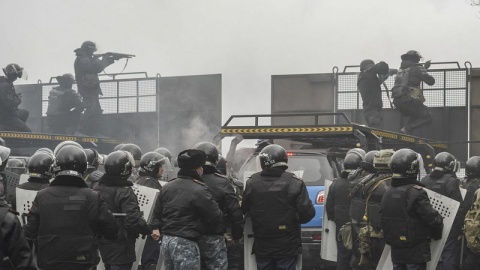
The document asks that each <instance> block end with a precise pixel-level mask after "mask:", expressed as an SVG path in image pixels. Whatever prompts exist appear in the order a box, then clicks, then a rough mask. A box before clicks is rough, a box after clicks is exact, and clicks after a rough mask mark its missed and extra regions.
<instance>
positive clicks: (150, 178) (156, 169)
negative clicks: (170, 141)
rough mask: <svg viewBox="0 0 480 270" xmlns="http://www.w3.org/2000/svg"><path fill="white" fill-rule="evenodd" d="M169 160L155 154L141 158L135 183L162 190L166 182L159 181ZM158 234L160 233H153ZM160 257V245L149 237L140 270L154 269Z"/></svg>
mask: <svg viewBox="0 0 480 270" xmlns="http://www.w3.org/2000/svg"><path fill="white" fill-rule="evenodd" d="M167 164H170V162H169V160H168V159H167V158H166V157H165V156H163V155H160V154H159V153H157V152H148V153H146V154H145V155H143V156H142V159H141V160H140V168H139V169H138V177H137V179H135V183H137V184H139V185H142V186H146V187H149V188H154V189H158V190H162V184H165V183H166V182H163V181H160V177H162V173H163V170H164V167H168V165H167ZM155 233H157V234H160V231H158V232H155ZM159 255H160V244H159V243H158V241H155V240H154V239H153V238H152V237H151V236H150V235H149V236H147V238H146V240H145V247H144V249H143V253H142V259H141V262H142V269H143V270H149V269H155V268H156V266H157V261H158V256H159Z"/></svg>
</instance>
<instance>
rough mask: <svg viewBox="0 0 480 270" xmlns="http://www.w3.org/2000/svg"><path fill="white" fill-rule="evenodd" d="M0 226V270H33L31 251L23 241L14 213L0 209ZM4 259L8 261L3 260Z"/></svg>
mask: <svg viewBox="0 0 480 270" xmlns="http://www.w3.org/2000/svg"><path fill="white" fill-rule="evenodd" d="M0 224H1V233H2V239H1V241H2V246H1V250H0V253H1V254H0V255H1V256H0V258H2V260H0V269H24V270H35V269H36V268H35V265H34V264H33V260H32V258H33V254H32V250H31V249H30V245H29V244H28V242H27V240H26V239H25V236H24V234H23V230H22V225H21V224H20V221H19V220H18V218H17V217H16V213H14V212H12V211H11V210H9V209H8V208H7V207H0ZM6 257H8V258H9V260H4V258H6ZM12 266H13V268H11V267H12Z"/></svg>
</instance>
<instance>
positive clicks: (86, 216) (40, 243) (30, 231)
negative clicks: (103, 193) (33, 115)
mask: <svg viewBox="0 0 480 270" xmlns="http://www.w3.org/2000/svg"><path fill="white" fill-rule="evenodd" d="M86 168H87V157H86V156H85V152H84V151H83V149H81V148H79V147H78V146H75V145H64V146H63V147H61V148H60V149H59V150H58V151H57V152H56V155H55V163H54V169H55V171H56V172H55V173H56V175H55V178H54V179H53V181H52V182H51V184H50V186H49V187H48V188H46V189H43V190H40V191H39V192H38V193H37V196H36V198H35V200H34V201H33V204H32V208H31V209H30V212H29V213H28V222H27V224H26V225H25V236H26V237H27V238H30V239H32V240H36V244H37V245H36V247H37V262H38V266H39V268H40V269H45V270H54V269H70V270H77V269H78V270H85V269H92V268H94V267H95V266H96V265H97V264H98V262H99V260H100V258H99V257H98V242H97V237H98V236H99V235H102V236H103V237H106V238H109V239H114V238H116V236H117V232H118V226H117V223H116V221H115V219H114V217H113V215H112V213H111V212H110V211H109V210H108V207H107V205H106V204H105V202H104V201H103V200H102V199H101V197H100V194H98V193H97V192H94V191H92V190H90V189H89V188H88V187H87V185H86V184H85V182H84V181H83V178H82V173H83V172H84V171H85V169H86Z"/></svg>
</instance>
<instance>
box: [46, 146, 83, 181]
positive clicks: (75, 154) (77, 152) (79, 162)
mask: <svg viewBox="0 0 480 270" xmlns="http://www.w3.org/2000/svg"><path fill="white" fill-rule="evenodd" d="M53 169H54V172H55V173H58V172H61V171H75V172H77V173H79V174H80V175H81V174H83V173H84V172H85V170H86V169H87V155H85V152H84V151H83V148H81V147H78V146H76V145H65V146H63V147H61V148H60V149H59V150H58V151H57V152H56V153H55V161H54V164H53Z"/></svg>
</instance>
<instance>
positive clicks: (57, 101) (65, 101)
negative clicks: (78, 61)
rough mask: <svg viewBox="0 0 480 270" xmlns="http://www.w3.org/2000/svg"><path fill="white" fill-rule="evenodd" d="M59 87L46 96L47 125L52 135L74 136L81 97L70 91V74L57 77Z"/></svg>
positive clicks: (72, 79) (71, 79) (77, 123)
mask: <svg viewBox="0 0 480 270" xmlns="http://www.w3.org/2000/svg"><path fill="white" fill-rule="evenodd" d="M57 81H58V83H59V84H60V85H59V86H56V87H54V88H53V89H52V90H51V91H50V94H49V96H48V109H47V123H48V127H49V128H50V132H51V133H54V134H70V135H72V134H74V133H75V131H77V130H78V125H79V123H80V118H81V116H82V112H83V104H82V97H81V96H80V95H79V94H78V93H77V92H76V91H75V90H73V89H72V85H73V83H74V82H75V79H74V78H73V75H72V74H68V73H67V74H63V75H62V76H57Z"/></svg>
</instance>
